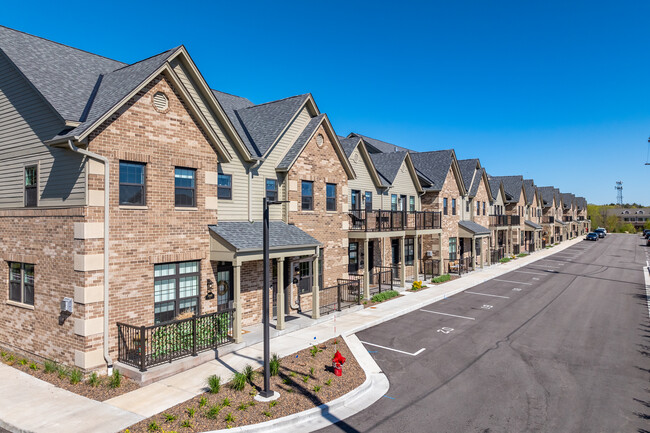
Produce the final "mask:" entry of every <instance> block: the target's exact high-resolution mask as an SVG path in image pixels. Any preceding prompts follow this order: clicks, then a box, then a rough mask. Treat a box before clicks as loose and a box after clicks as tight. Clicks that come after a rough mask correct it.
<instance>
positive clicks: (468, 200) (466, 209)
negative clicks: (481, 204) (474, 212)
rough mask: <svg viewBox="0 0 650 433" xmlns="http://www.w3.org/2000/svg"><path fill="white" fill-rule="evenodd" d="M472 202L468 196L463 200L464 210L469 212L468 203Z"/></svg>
mask: <svg viewBox="0 0 650 433" xmlns="http://www.w3.org/2000/svg"><path fill="white" fill-rule="evenodd" d="M470 203H472V199H470V198H468V199H467V201H466V202H465V212H467V213H469V205H470Z"/></svg>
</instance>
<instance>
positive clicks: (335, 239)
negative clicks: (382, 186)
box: [287, 126, 349, 286]
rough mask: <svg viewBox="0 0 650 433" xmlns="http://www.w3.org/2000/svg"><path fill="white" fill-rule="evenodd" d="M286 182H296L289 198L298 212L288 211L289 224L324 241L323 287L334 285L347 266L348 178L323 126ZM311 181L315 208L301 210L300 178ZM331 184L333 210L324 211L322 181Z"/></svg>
mask: <svg viewBox="0 0 650 433" xmlns="http://www.w3.org/2000/svg"><path fill="white" fill-rule="evenodd" d="M319 134H320V135H322V136H323V139H324V140H323V144H322V146H320V147H319V146H318V145H317V143H316V141H317V140H316V137H317V136H318V135H319ZM287 177H288V181H289V184H291V182H292V181H295V182H296V184H297V190H296V191H292V190H291V189H289V200H290V201H295V202H296V203H297V209H298V210H297V211H291V212H289V223H290V224H295V225H296V226H297V227H299V228H300V229H301V230H303V231H304V232H306V233H308V234H309V235H311V236H313V237H314V238H316V239H317V240H318V241H320V242H321V243H322V244H323V248H324V256H325V262H324V266H323V274H324V283H325V286H330V285H333V284H336V279H337V278H345V276H346V275H347V265H348V234H347V224H348V223H349V221H348V215H347V212H344V210H347V206H348V177H347V174H346V173H345V170H344V169H343V166H342V165H341V162H340V160H339V158H338V156H337V154H336V152H335V150H334V147H333V145H332V143H331V142H330V140H329V137H328V136H327V134H326V132H325V131H324V129H323V127H322V126H321V127H319V129H318V130H317V131H316V133H315V134H314V137H313V138H312V139H311V141H310V142H309V143H308V144H307V146H306V147H305V149H304V150H303V151H302V153H301V154H300V156H299V157H298V159H297V160H296V162H295V163H294V165H293V166H292V167H291V169H290V170H289V173H288V175H287ZM302 180H310V181H313V182H314V190H313V194H314V210H313V211H302V210H301V181H302ZM326 183H334V184H336V185H337V187H336V193H337V194H336V197H337V205H336V211H335V212H328V211H327V210H326V200H325V199H326V193H325V184H326Z"/></svg>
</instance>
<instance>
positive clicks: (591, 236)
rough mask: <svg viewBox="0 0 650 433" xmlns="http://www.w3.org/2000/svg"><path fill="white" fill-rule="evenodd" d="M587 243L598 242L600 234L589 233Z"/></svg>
mask: <svg viewBox="0 0 650 433" xmlns="http://www.w3.org/2000/svg"><path fill="white" fill-rule="evenodd" d="M585 240H587V241H597V240H598V233H593V232H592V233H587V237H586V238H585Z"/></svg>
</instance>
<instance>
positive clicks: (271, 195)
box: [266, 179, 278, 201]
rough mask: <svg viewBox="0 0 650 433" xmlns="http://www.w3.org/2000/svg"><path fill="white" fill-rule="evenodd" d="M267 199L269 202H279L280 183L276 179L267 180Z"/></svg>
mask: <svg viewBox="0 0 650 433" xmlns="http://www.w3.org/2000/svg"><path fill="white" fill-rule="evenodd" d="M266 199H267V200H268V201H278V181H277V180H275V179H266Z"/></svg>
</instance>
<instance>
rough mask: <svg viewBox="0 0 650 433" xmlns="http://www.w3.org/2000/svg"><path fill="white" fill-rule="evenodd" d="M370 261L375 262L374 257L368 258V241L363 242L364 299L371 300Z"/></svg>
mask: <svg viewBox="0 0 650 433" xmlns="http://www.w3.org/2000/svg"><path fill="white" fill-rule="evenodd" d="M368 260H373V257H368V239H367V238H366V239H364V240H363V299H370V274H369V273H368V272H369V269H370V265H369V264H368Z"/></svg>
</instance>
